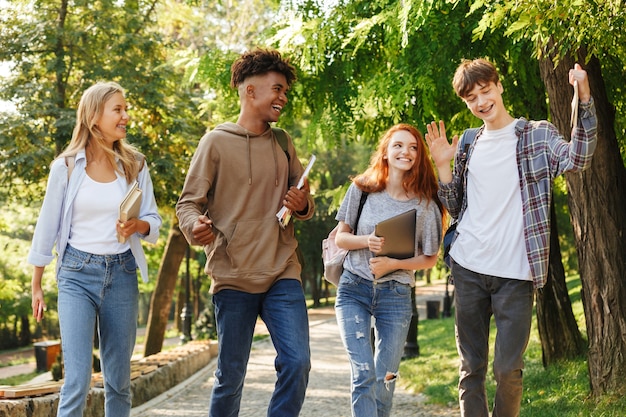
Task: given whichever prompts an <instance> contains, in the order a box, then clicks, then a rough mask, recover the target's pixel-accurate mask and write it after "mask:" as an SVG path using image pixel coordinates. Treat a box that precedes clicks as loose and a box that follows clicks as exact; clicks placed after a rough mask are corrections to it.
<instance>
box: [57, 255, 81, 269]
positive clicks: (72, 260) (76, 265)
mask: <svg viewBox="0 0 626 417" xmlns="http://www.w3.org/2000/svg"><path fill="white" fill-rule="evenodd" d="M86 262H87V261H86V260H85V259H83V258H81V257H78V256H74V255H72V254H71V253H69V252H65V256H63V261H62V262H61V268H60V269H63V270H66V271H73V272H75V271H81V270H82V269H83V268H84V267H85V263H86Z"/></svg>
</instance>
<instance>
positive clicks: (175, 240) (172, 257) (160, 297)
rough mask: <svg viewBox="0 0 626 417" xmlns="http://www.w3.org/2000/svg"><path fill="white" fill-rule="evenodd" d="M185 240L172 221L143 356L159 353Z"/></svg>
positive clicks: (151, 310)
mask: <svg viewBox="0 0 626 417" xmlns="http://www.w3.org/2000/svg"><path fill="white" fill-rule="evenodd" d="M186 249H187V240H186V239H185V237H184V236H183V234H182V232H181V231H180V229H179V228H178V222H176V221H175V219H174V221H172V228H171V229H170V233H169V236H168V237H167V243H166V245H165V252H164V254H163V259H162V260H161V266H160V267H159V273H158V276H157V284H156V287H155V288H154V293H153V294H152V300H151V302H150V312H149V313H148V324H147V327H146V342H145V349H144V356H149V355H153V354H155V353H158V352H160V351H161V348H162V347H163V338H164V337H165V330H166V328H167V318H168V316H169V313H170V309H171V305H172V298H173V295H174V289H175V288H176V280H177V279H178V270H179V268H180V263H181V262H182V261H183V258H184V257H185V251H186Z"/></svg>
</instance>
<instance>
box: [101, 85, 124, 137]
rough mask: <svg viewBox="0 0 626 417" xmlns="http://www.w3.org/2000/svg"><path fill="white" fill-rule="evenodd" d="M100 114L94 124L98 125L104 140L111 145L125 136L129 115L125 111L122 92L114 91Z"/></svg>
mask: <svg viewBox="0 0 626 417" xmlns="http://www.w3.org/2000/svg"><path fill="white" fill-rule="evenodd" d="M103 107H104V108H103V111H102V115H101V116H100V119H98V122H97V123H96V126H98V128H99V130H100V132H101V133H102V137H103V139H104V141H105V142H106V143H107V144H109V145H111V146H113V143H114V142H116V141H118V140H120V139H124V138H125V137H126V126H127V125H128V121H129V116H128V113H127V112H126V110H127V106H126V99H125V98H124V96H123V95H122V93H115V94H113V95H112V96H111V98H109V99H108V100H107V101H106V102H105V103H104V106H103Z"/></svg>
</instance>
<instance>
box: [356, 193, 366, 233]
mask: <svg viewBox="0 0 626 417" xmlns="http://www.w3.org/2000/svg"><path fill="white" fill-rule="evenodd" d="M368 194H369V193H368V192H365V191H362V192H361V199H360V200H359V209H358V210H357V212H356V222H354V234H355V235H356V228H357V227H359V219H360V218H361V212H362V211H363V206H364V205H365V200H367V195H368Z"/></svg>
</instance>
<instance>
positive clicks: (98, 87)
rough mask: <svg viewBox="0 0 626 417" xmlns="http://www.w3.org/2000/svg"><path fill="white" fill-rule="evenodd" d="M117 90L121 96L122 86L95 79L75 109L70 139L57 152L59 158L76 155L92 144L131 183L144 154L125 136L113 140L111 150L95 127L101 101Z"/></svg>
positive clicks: (101, 106)
mask: <svg viewBox="0 0 626 417" xmlns="http://www.w3.org/2000/svg"><path fill="white" fill-rule="evenodd" d="M117 93H120V94H122V95H123V96H124V89H123V88H122V87H121V86H120V85H119V84H118V83H116V82H113V81H108V82H98V83H96V84H94V85H92V86H91V87H89V88H88V89H87V90H85V92H84V93H83V95H82V97H81V98H80V102H79V103H78V109H77V110H76V125H75V126H74V131H73V132H72V140H71V141H70V143H69V145H68V146H67V148H65V150H64V151H63V152H62V153H61V154H60V155H59V158H64V157H66V156H75V155H76V153H77V152H78V151H80V150H82V149H85V150H86V149H87V147H89V146H93V147H94V148H98V149H99V150H101V151H103V152H104V153H105V155H106V156H107V158H108V159H109V162H110V163H111V165H112V166H114V167H115V170H116V171H118V172H119V173H120V174H123V175H124V176H125V177H126V181H127V182H128V183H130V182H131V181H133V180H134V179H135V178H137V174H138V173H139V171H140V170H141V168H142V166H141V165H140V164H138V163H137V161H138V160H139V161H143V157H142V156H141V154H140V153H139V151H138V150H137V149H136V148H135V147H134V146H132V145H130V144H129V143H127V142H126V141H125V140H124V139H120V140H117V141H115V142H114V143H113V149H111V148H109V147H108V146H105V141H104V137H103V135H102V132H101V131H100V129H99V128H98V126H96V123H97V122H98V120H99V119H100V117H101V116H102V114H103V112H104V104H105V103H106V102H107V101H108V100H109V99H110V98H111V97H113V96H114V95H115V94H117ZM116 157H117V158H119V160H120V162H121V164H122V168H121V169H120V167H119V166H118V165H117V163H116V162H115V159H116Z"/></svg>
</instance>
